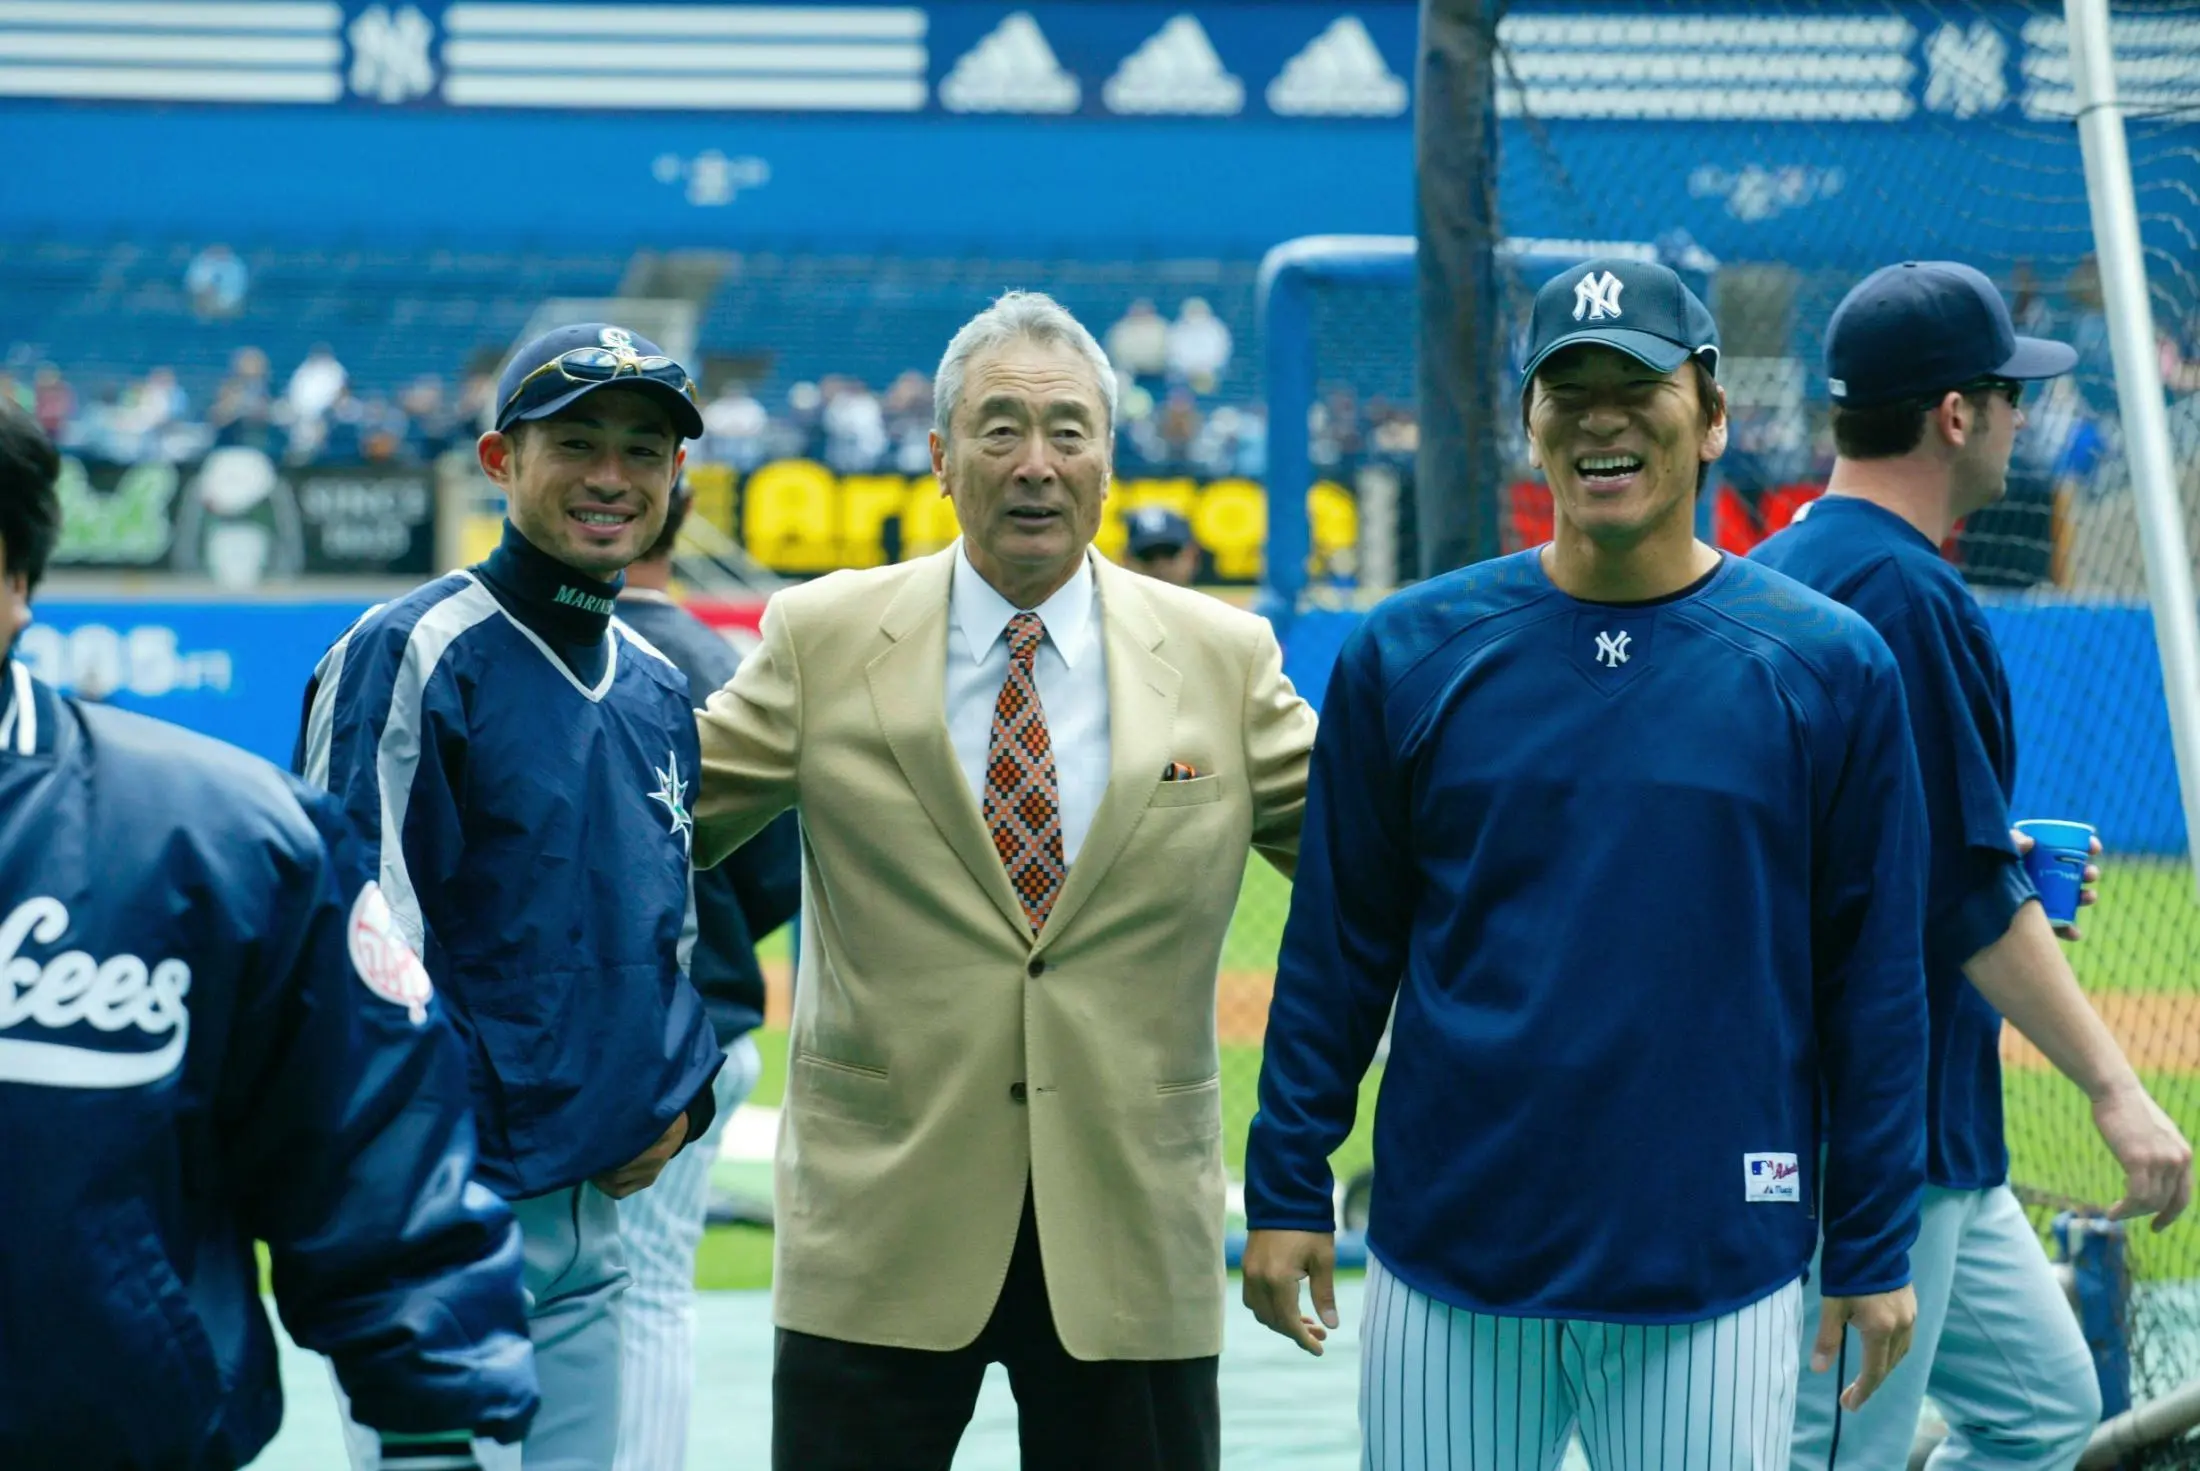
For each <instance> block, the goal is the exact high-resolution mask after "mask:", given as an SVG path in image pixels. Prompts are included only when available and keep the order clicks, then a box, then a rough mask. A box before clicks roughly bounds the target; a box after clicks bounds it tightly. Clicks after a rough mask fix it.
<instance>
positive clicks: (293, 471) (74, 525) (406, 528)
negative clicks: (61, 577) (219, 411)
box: [53, 448, 436, 587]
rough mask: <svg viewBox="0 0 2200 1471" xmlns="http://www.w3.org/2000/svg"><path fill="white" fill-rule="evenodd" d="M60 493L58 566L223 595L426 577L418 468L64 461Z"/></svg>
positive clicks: (424, 491) (429, 476) (430, 552)
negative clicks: (276, 585)
mask: <svg viewBox="0 0 2200 1471" xmlns="http://www.w3.org/2000/svg"><path fill="white" fill-rule="evenodd" d="M59 490H60V495H61V511H62V528H63V529H62V535H61V544H60V546H59V547H58V548H57V549H56V550H55V552H54V558H53V561H54V566H55V567H56V568H58V569H64V570H73V569H85V570H104V571H123V570H128V571H147V572H152V571H166V572H179V573H185V574H192V575H198V576H204V577H210V578H212V579H213V580H214V581H215V582H217V583H219V584H221V585H222V586H225V587H252V586H257V585H258V584H260V583H263V582H281V581H288V580H291V579H293V578H298V577H315V576H348V577H357V576H398V577H404V576H414V577H426V576H428V575H430V574H431V573H433V572H434V571H435V570H436V567H435V476H434V471H433V470H432V469H430V468H428V467H425V466H402V465H303V466H279V465H277V464H276V463H275V462H274V461H273V460H271V459H269V458H268V456H266V455H265V454H263V453H261V452H260V451H258V450H254V449H241V448H226V449H217V450H213V451H211V452H210V453H209V454H207V456H206V457H205V458H204V459H201V460H197V461H193V462H190V463H185V464H172V463H169V462H167V461H163V460H154V461H143V462H140V463H137V464H130V465H121V464H112V463H107V462H103V461H97V460H93V461H86V460H82V459H78V458H76V457H74V456H68V457H65V458H64V459H63V461H62V468H61V479H60V485H59Z"/></svg>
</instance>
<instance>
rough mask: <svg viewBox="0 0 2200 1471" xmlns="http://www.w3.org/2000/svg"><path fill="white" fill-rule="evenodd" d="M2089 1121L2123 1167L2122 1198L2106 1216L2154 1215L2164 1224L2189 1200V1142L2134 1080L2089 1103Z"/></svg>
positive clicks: (2159, 1227)
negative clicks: (2091, 1108)
mask: <svg viewBox="0 0 2200 1471" xmlns="http://www.w3.org/2000/svg"><path fill="white" fill-rule="evenodd" d="M2093 1127H2094V1128H2096V1129H2099V1130H2100V1131H2101V1142H2103V1143H2104V1144H2106V1145H2107V1146H2108V1152H2109V1153H2110V1154H2113V1155H2115V1156H2116V1163H2117V1164H2119V1165H2122V1166H2123V1170H2124V1198H2123V1199H2122V1200H2119V1201H2117V1202H2116V1203H2115V1204H2114V1205H2112V1206H2110V1207H2109V1208H2108V1215H2109V1219H2110V1220H2115V1221H2124V1220H2129V1219H2131V1218H2132V1217H2133V1216H2152V1217H2154V1229H2155V1230H2157V1231H2160V1230H2163V1229H2164V1228H2166V1227H2167V1226H2168V1225H2169V1224H2170V1223H2171V1222H2172V1221H2175V1220H2176V1219H2177V1218H2178V1217H2179V1216H2181V1215H2183V1214H2184V1213H2185V1206H2186V1205H2187V1204H2189V1203H2190V1202H2191V1200H2192V1146H2191V1145H2190V1144H2188V1143H2186V1142H2185V1136H2184V1135H2183V1134H2182V1133H2180V1132H2179V1131H2178V1128H2177V1125H2176V1123H2175V1122H2174V1121H2173V1120H2172V1119H2171V1118H2170V1116H2169V1115H2168V1114H2166V1113H2164V1112H2162V1109H2161V1105H2159V1104H2157V1103H2156V1102H2155V1101H2154V1100H2153V1098H2151V1097H2149V1096H2148V1094H2147V1090H2146V1089H2145V1088H2143V1087H2141V1086H2140V1085H2139V1084H2138V1083H2137V1082H2136V1081H2134V1082H2132V1083H2131V1084H2130V1085H2129V1086H2128V1087H2125V1088H2120V1089H2118V1090H2117V1091H2115V1092H2113V1093H2109V1094H2107V1095H2105V1096H2103V1097H2101V1098H2099V1099H2096V1100H2095V1101H2094V1104H2093Z"/></svg>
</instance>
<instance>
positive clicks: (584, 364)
mask: <svg viewBox="0 0 2200 1471" xmlns="http://www.w3.org/2000/svg"><path fill="white" fill-rule="evenodd" d="M611 387H619V388H639V389H641V390H642V391H643V392H645V393H653V394H655V395H657V397H658V398H660V399H661V400H663V402H664V405H665V407H666V408H667V409H670V410H671V411H672V426H673V428H675V429H677V430H678V431H679V433H680V437H681V438H683V439H701V438H702V437H703V411H702V410H701V409H699V408H697V407H696V406H695V383H694V380H693V379H691V378H690V377H689V376H688V371H687V369H685V368H683V367H681V366H680V365H679V364H678V363H677V362H674V361H673V359H672V357H671V355H670V354H668V353H666V352H665V351H664V349H662V348H660V347H659V346H657V344H656V343H654V342H651V341H650V340H649V339H648V338H646V337H643V336H641V335H640V334H638V333H634V332H630V331H628V330H627V329H626V328H624V327H616V326H613V325H612V324H611V323H609V322H576V323H574V324H573V325H572V326H570V327H553V328H551V329H550V330H549V331H548V332H545V333H543V334H542V335H541V336H540V337H537V338H535V339H534V340H533V341H531V342H529V343H528V344H527V345H526V346H524V347H522V348H521V349H520V350H519V351H518V352H516V353H514V354H513V355H512V360H511V361H510V362H508V363H506V364H505V365H504V372H503V373H502V374H501V375H499V376H498V378H497V429H498V431H499V432H502V431H503V430H506V429H509V428H510V427H511V426H512V425H513V424H515V423H518V422H519V421H521V420H523V419H547V418H549V417H550V416H551V415H552V414H555V413H558V412H559V411H561V410H563V409H565V408H567V407H569V406H571V405H572V404H574V403H576V402H578V401H579V400H581V399H583V398H585V397H587V396H588V395H589V394H591V393H594V392H595V391H596V390H597V389H599V388H611Z"/></svg>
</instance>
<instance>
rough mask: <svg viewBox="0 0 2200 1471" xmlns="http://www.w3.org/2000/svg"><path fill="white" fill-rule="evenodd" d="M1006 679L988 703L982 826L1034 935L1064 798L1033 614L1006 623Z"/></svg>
mask: <svg viewBox="0 0 2200 1471" xmlns="http://www.w3.org/2000/svg"><path fill="white" fill-rule="evenodd" d="M1003 636H1004V637H1005V638H1007V640H1008V678H1006V679H1004V680H1002V681H1001V695H1000V698H999V699H997V700H995V701H994V702H993V734H992V736H991V738H990V739H989V740H988V741H987V742H986V748H985V825H986V828H987V830H988V831H990V832H991V833H992V834H993V851H994V852H996V853H998V854H1000V855H1001V866H1002V867H1003V868H1006V869H1007V870H1008V882H1009V884H1010V886H1011V887H1013V888H1014V889H1015V890H1016V897H1017V898H1018V899H1020V900H1022V901H1023V906H1024V917H1025V918H1026V919H1028V920H1030V921H1031V928H1032V929H1033V930H1034V931H1037V930H1039V929H1040V928H1041V927H1043V926H1044V925H1045V924H1046V922H1047V911H1048V910H1050V909H1052V908H1053V907H1054V896H1055V895H1056V894H1057V893H1059V892H1061V888H1062V875H1063V873H1064V872H1065V871H1066V870H1067V868H1068V865H1067V864H1065V863H1064V862H1063V861H1062V800H1061V790H1060V788H1059V787H1058V786H1056V784H1055V780H1054V742H1053V740H1052V739H1051V738H1050V737H1049V736H1048V735H1047V715H1046V711H1044V710H1042V709H1041V708H1040V707H1039V686H1038V685H1037V684H1036V683H1035V682H1033V680H1032V677H1031V661H1032V660H1033V659H1034V658H1035V657H1037V655H1038V652H1039V645H1040V643H1041V642H1043V641H1044V640H1045V638H1046V636H1047V630H1046V625H1045V624H1044V623H1041V622H1040V621H1039V615H1038V614H1036V613H1018V614H1017V615H1016V616H1015V617H1013V618H1011V619H1009V620H1008V629H1007V631H1006V633H1005V634H1004V635H1003Z"/></svg>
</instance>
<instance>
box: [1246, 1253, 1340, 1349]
mask: <svg viewBox="0 0 2200 1471" xmlns="http://www.w3.org/2000/svg"><path fill="white" fill-rule="evenodd" d="M1244 1266H1245V1305H1246V1306H1247V1307H1249V1308H1251V1309H1252V1310H1253V1316H1254V1317H1256V1318H1258V1319H1260V1321H1261V1323H1262V1324H1263V1326H1265V1327H1267V1328H1268V1329H1270V1330H1271V1331H1273V1332H1276V1333H1280V1334H1282V1335H1283V1336H1284V1337H1286V1338H1288V1339H1290V1340H1291V1341H1292V1342H1293V1343H1296V1344H1297V1345H1298V1346H1299V1347H1300V1348H1303V1349H1305V1350H1306V1351H1307V1352H1308V1353H1310V1354H1314V1355H1316V1356H1317V1357H1318V1356H1319V1355H1320V1354H1321V1351H1322V1340H1323V1339H1325V1338H1327V1337H1328V1336H1329V1330H1330V1329H1332V1328H1334V1327H1336V1326H1337V1282H1336V1272H1337V1243H1336V1238H1335V1237H1334V1236H1332V1235H1331V1234H1330V1233H1329V1232H1327V1231H1260V1230H1256V1231H1251V1232H1248V1233H1247V1234H1246V1238H1245V1264H1244ZM1301 1282H1305V1283H1307V1284H1309V1285H1310V1286H1311V1287H1312V1289H1313V1294H1314V1310H1315V1312H1316V1313H1318V1314H1320V1317H1319V1318H1318V1319H1316V1318H1311V1317H1308V1316H1306V1315H1305V1314H1303V1313H1301V1312H1300V1311H1299V1284H1300V1283H1301Z"/></svg>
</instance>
